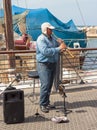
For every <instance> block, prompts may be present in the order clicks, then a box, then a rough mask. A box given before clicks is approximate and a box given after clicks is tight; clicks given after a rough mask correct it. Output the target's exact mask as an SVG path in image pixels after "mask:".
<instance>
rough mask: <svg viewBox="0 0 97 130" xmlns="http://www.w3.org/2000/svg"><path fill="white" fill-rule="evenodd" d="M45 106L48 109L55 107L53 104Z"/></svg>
mask: <svg viewBox="0 0 97 130" xmlns="http://www.w3.org/2000/svg"><path fill="white" fill-rule="evenodd" d="M47 108H48V109H50V108H51V109H52V108H55V105H54V104H48V106H47Z"/></svg>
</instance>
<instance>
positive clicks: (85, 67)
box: [0, 48, 97, 86]
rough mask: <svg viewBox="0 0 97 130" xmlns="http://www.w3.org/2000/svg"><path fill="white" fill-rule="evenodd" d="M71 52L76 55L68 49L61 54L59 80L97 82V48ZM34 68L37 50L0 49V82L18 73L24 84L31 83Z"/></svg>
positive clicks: (67, 82)
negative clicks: (29, 76) (30, 77)
mask: <svg viewBox="0 0 97 130" xmlns="http://www.w3.org/2000/svg"><path fill="white" fill-rule="evenodd" d="M70 53H72V55H73V56H74V57H72V56H71V55H70V54H69V53H68V52H67V51H64V53H62V54H60V62H59V64H60V65H58V68H57V69H58V70H59V71H58V70H57V73H56V74H57V77H58V78H57V81H58V82H59V80H61V81H62V83H63V84H66V85H69V86H70V85H78V84H83V83H84V84H88V83H90V84H91V83H97V48H85V49H78V48H77V49H70ZM12 61H13V62H14V65H11V64H12V63H13V62H12ZM32 70H36V52H35V51H32V50H16V51H0V84H2V83H3V84H5V85H6V84H8V83H10V82H11V81H12V80H13V78H14V77H15V75H16V74H17V73H20V74H21V75H22V84H26V83H29V84H30V82H29V78H28V75H27V74H28V72H29V71H32ZM1 86H2V85H1Z"/></svg>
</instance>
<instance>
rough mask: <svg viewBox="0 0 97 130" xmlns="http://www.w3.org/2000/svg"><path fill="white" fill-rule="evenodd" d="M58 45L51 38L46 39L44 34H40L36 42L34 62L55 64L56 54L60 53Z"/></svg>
mask: <svg viewBox="0 0 97 130" xmlns="http://www.w3.org/2000/svg"><path fill="white" fill-rule="evenodd" d="M58 46H59V44H58V42H57V41H56V40H55V38H53V37H52V36H51V38H48V37H47V36H45V35H44V34H41V35H40V36H39V37H38V39H37V42H36V60H37V61H38V62H50V63H55V62H57V60H58V54H59V52H60V48H59V47H58Z"/></svg>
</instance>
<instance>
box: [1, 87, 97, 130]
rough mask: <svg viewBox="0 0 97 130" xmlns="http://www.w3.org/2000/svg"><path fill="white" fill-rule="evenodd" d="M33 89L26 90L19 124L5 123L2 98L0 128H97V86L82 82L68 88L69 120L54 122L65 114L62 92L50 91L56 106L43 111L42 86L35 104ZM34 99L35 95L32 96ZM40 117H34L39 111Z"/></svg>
mask: <svg viewBox="0 0 97 130" xmlns="http://www.w3.org/2000/svg"><path fill="white" fill-rule="evenodd" d="M31 91H32V90H31V88H30V89H24V95H25V96H24V102H25V105H24V109H25V121H24V122H23V123H17V124H6V123H4V117H3V100H2V97H1V100H0V130H97V86H96V85H82V86H81V85H80V86H72V87H69V86H67V87H66V95H67V98H66V107H67V109H69V110H72V112H71V113H68V114H67V118H68V120H69V122H68V123H55V122H52V121H51V118H52V117H55V116H59V117H60V116H64V100H63V97H62V95H60V94H59V93H58V92H57V93H52V94H51V101H52V102H53V103H55V105H56V109H52V110H50V112H49V113H47V114H44V113H42V112H41V111H40V109H39V88H36V95H37V97H38V99H37V100H35V102H34V103H32V102H31V101H30V100H29V99H28V98H27V95H28V94H29V92H31ZM31 98H32V97H31ZM37 111H38V112H39V114H40V115H39V116H35V113H36V112H37Z"/></svg>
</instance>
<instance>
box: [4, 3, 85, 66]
mask: <svg viewBox="0 0 97 130" xmlns="http://www.w3.org/2000/svg"><path fill="white" fill-rule="evenodd" d="M12 16H13V21H14V22H13V23H14V24H13V31H14V32H15V33H17V34H18V35H19V36H20V37H22V35H23V34H28V35H29V36H30V37H31V40H33V41H36V39H37V37H38V36H39V35H40V34H41V24H42V23H43V22H49V23H51V24H52V25H53V26H55V30H54V36H56V37H60V38H62V39H63V40H64V42H65V43H66V45H67V47H68V48H86V47H87V40H86V38H87V37H86V33H85V32H84V31H82V30H78V28H77V27H76V25H75V24H74V22H73V20H72V19H71V20H69V21H68V22H67V23H63V22H62V21H60V20H59V19H58V18H57V17H55V16H54V15H53V14H52V13H51V12H50V11H49V10H48V9H47V8H39V9H27V8H22V7H18V6H15V5H13V6H12ZM18 16H19V17H18ZM21 16H23V18H25V20H23V24H22V23H21V22H22V20H21V18H22V17H21ZM20 17H21V18H20ZM16 18H17V19H16ZM1 21H2V18H1ZM23 29H24V30H23ZM16 40H20V39H16ZM22 40H23V39H21V41H19V43H21V42H22ZM32 43H33V42H32ZM24 45H25V44H24ZM24 45H21V44H20V45H19V46H18V47H17V46H16V44H15V45H14V46H15V47H16V49H18V50H19V49H20V50H21V49H28V48H26V46H24ZM34 48H35V47H34ZM77 52H78V51H77ZM79 57H80V52H79ZM81 57H82V56H81ZM71 58H72V57H71ZM83 59H84V58H83ZM81 62H82V60H81ZM81 64H82V63H81Z"/></svg>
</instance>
